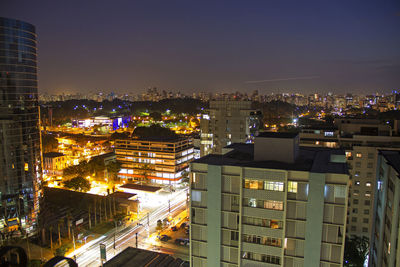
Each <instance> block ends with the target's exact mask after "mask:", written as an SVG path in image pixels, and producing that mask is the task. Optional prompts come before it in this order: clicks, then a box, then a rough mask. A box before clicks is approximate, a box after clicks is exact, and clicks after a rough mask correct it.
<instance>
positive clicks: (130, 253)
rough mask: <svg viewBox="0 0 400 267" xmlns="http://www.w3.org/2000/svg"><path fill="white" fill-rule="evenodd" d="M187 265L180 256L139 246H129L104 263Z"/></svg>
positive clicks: (114, 265)
mask: <svg viewBox="0 0 400 267" xmlns="http://www.w3.org/2000/svg"><path fill="white" fill-rule="evenodd" d="M125 266H126V267H128V266H135V267H145V266H146V267H155V266H164V267H180V266H182V267H184V266H185V267H186V266H189V263H188V262H184V261H183V260H181V259H180V258H174V257H172V256H170V255H168V254H164V253H159V252H154V251H150V250H143V249H139V248H133V247H127V248H126V249H124V250H123V251H122V252H120V253H119V254H118V255H116V256H115V257H114V258H112V259H111V260H109V261H107V262H106V263H105V264H104V267H125Z"/></svg>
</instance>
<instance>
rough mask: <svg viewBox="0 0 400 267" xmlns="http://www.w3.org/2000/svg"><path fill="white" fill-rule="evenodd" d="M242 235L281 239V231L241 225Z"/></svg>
mask: <svg viewBox="0 0 400 267" xmlns="http://www.w3.org/2000/svg"><path fill="white" fill-rule="evenodd" d="M242 230H243V233H245V234H249V235H262V236H268V237H274V238H282V235H283V229H272V228H269V227H265V226H256V225H249V224H242Z"/></svg>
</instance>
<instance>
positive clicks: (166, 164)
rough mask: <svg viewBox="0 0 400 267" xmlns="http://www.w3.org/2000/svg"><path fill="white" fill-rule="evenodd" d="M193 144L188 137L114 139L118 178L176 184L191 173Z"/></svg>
mask: <svg viewBox="0 0 400 267" xmlns="http://www.w3.org/2000/svg"><path fill="white" fill-rule="evenodd" d="M193 152H194V149H193V144H192V141H191V139H188V138H180V137H177V138H166V137H165V138H163V137H157V138H147V139H145V138H142V139H122V140H116V141H115V154H116V156H117V161H118V162H120V163H121V164H122V168H121V171H120V173H119V177H120V178H122V179H127V180H139V181H143V180H145V181H146V182H148V181H150V182H152V183H159V184H168V185H174V184H176V183H179V182H180V181H181V179H182V177H184V176H185V175H186V174H187V173H188V172H189V163H190V162H191V161H192V160H193Z"/></svg>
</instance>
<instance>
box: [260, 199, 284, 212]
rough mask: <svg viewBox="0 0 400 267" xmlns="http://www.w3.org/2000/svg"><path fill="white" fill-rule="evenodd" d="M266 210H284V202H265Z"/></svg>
mask: <svg viewBox="0 0 400 267" xmlns="http://www.w3.org/2000/svg"><path fill="white" fill-rule="evenodd" d="M264 208H265V209H271V210H283V202H282V201H274V200H264Z"/></svg>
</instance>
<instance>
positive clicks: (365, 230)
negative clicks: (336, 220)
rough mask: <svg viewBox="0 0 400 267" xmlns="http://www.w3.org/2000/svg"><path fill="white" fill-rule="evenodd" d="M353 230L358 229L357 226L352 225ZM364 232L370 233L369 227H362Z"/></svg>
mask: <svg viewBox="0 0 400 267" xmlns="http://www.w3.org/2000/svg"><path fill="white" fill-rule="evenodd" d="M351 231H352V232H355V231H357V226H354V225H352V226H351ZM362 232H363V233H368V227H362Z"/></svg>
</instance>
